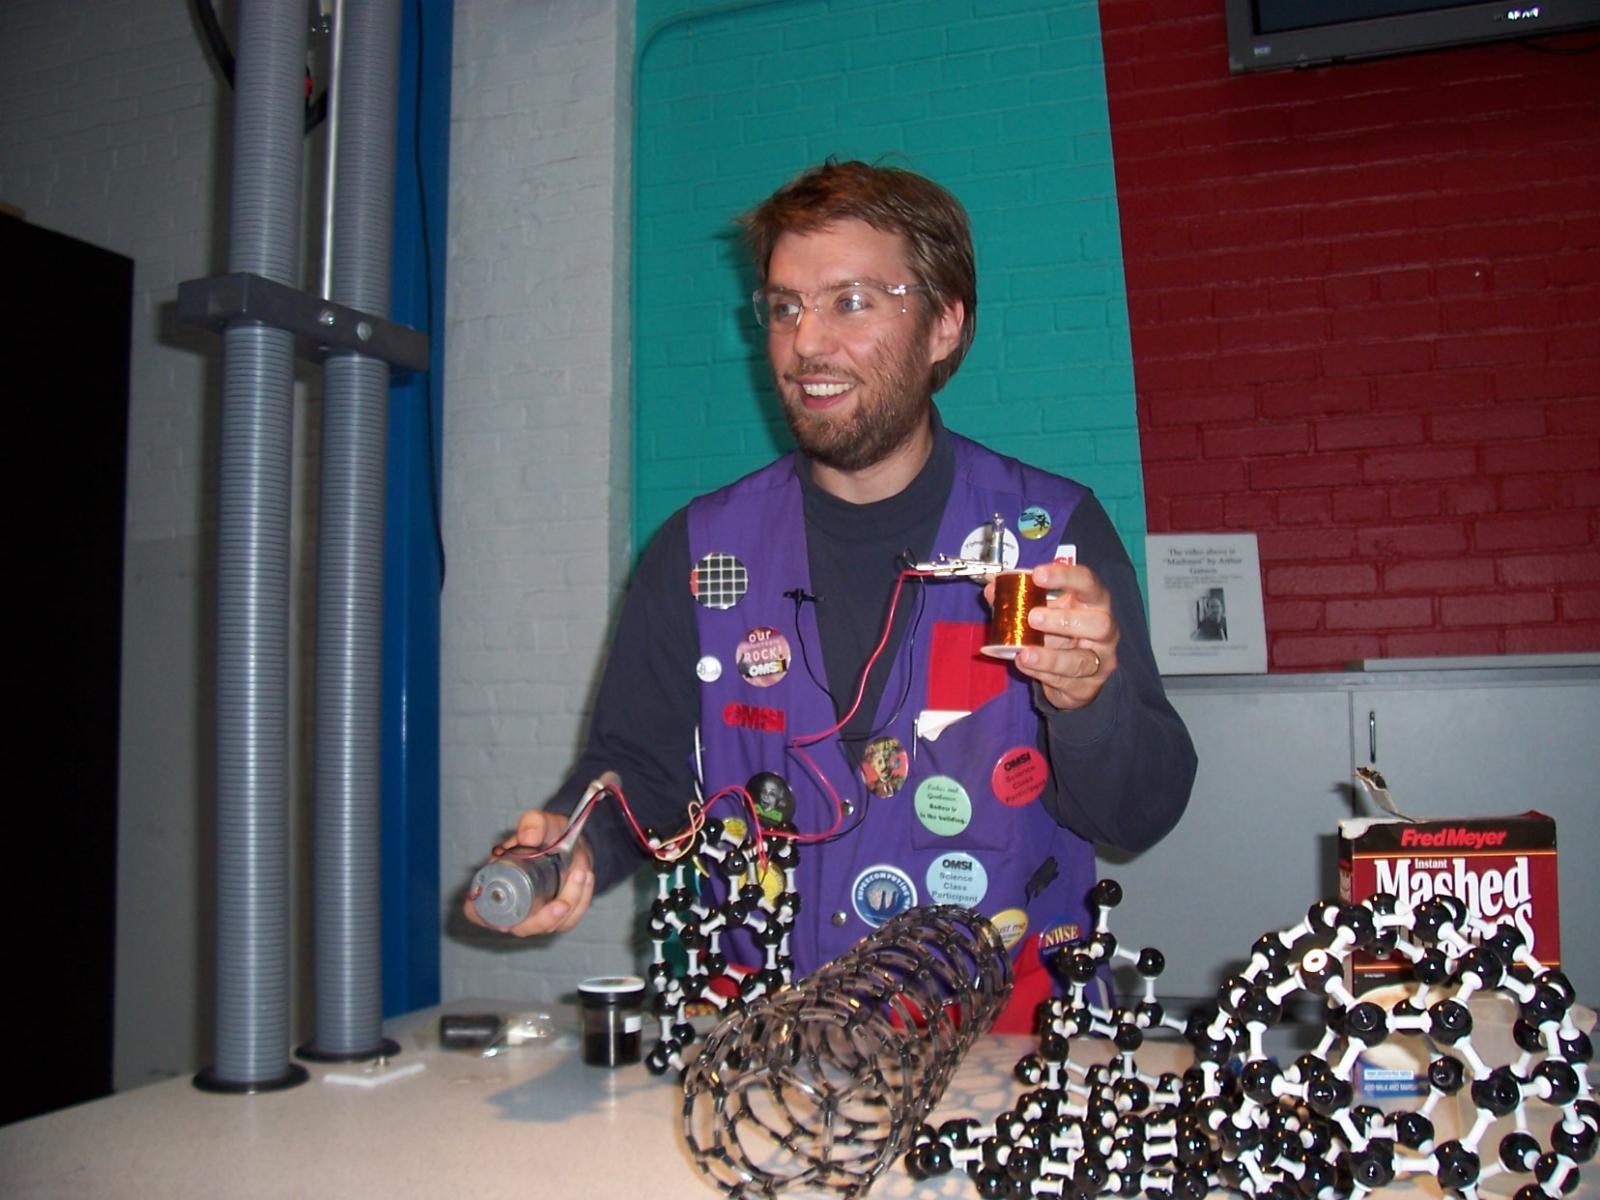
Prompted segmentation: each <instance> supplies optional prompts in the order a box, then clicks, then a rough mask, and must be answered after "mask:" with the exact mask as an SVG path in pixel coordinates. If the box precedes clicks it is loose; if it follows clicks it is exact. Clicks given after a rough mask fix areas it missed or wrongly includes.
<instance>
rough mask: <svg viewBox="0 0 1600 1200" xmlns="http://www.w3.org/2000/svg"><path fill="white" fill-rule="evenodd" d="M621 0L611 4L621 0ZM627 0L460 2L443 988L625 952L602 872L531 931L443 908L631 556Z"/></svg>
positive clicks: (570, 720)
mask: <svg viewBox="0 0 1600 1200" xmlns="http://www.w3.org/2000/svg"><path fill="white" fill-rule="evenodd" d="M619 9H620V10H622V11H619ZM631 21H632V6H631V5H618V4H616V3H615V2H614V0H606V2H596V0H552V2H550V3H542V4H537V5H533V4H526V3H520V2H518V0H462V2H461V3H458V4H457V5H456V27H455V71H454V88H453V95H452V122H451V130H450V140H451V161H450V231H449V238H450V242H449V245H450V278H449V294H448V298H447V320H448V326H447V334H446V337H447V341H446V348H445V353H446V367H445V371H446V375H445V439H444V462H445V470H444V487H445V498H444V535H445V546H446V551H447V553H448V555H449V573H448V578H447V582H446V586H445V595H444V613H443V618H444V619H443V630H444V632H443V647H442V662H441V678H442V691H443V694H442V702H441V710H442V724H443V728H442V730H441V757H442V776H443V782H442V796H443V800H442V814H441V826H442V837H443V845H442V853H441V869H442V872H443V892H444V903H445V918H446V935H445V942H444V958H443V991H444V995H445V997H446V998H447V999H448V998H454V997H459V996H471V995H476V996H490V997H496V996H508V997H513V998H524V997H525V998H527V999H529V1000H530V1001H536V1002H547V1001H549V1000H551V999H553V998H555V997H556V996H558V995H560V994H561V993H563V992H567V991H570V990H571V989H572V985H573V984H574V983H576V981H577V980H578V979H580V978H582V977H583V976H584V975H587V974H593V973H595V972H597V971H614V970H616V969H618V968H619V967H623V966H627V965H629V964H630V963H631V962H632V961H633V959H632V951H631V950H630V949H629V948H628V944H627V936H628V934H627V930H628V926H629V923H630V920H631V917H632V915H633V913H634V911H635V905H634V900H633V895H632V892H631V890H630V889H628V888H619V889H618V890H617V892H615V893H613V894H612V895H611V896H608V897H605V898H604V899H603V900H601V901H600V902H599V903H598V905H597V906H596V908H595V910H594V911H592V912H591V914H590V916H589V918H588V920H586V921H585V922H584V924H583V925H581V926H580V927H579V928H578V929H577V930H574V931H573V932H572V933H570V934H567V935H565V936H564V937H561V938H557V939H552V940H550V941H548V942H547V943H545V944H530V943H522V942H514V941H510V940H508V939H505V938H500V937H488V936H484V935H481V934H477V933H476V932H475V931H473V930H472V929H471V927H470V926H467V925H466V923H465V922H464V921H463V920H462V919H461V918H460V917H459V916H457V915H456V910H457V909H458V907H459V905H460V903H461V898H462V892H463V889H464V888H465V885H466V883H467V881H468V880H469V878H470V877H471V874H472V871H473V869H474V868H475V867H476V866H477V864H479V863H481V862H482V860H483V857H484V855H485V853H486V852H487V850H488V848H489V847H490V846H491V845H492V844H493V843H494V842H495V841H496V840H497V839H498V838H500V837H501V836H503V835H504V833H505V832H506V831H507V830H508V829H509V828H510V827H511V826H512V825H513V824H514V822H515V819H516V815H517V814H518V813H519V812H521V811H522V810H523V809H524V808H529V807H533V806H536V805H538V804H540V803H542V801H543V800H544V799H545V797H546V796H547V795H548V794H549V792H550V791H551V790H552V789H553V788H554V787H555V785H556V784H557V783H558V782H559V781H560V780H561V778H562V777H563V775H564V774H565V772H566V771H567V770H568V768H569V767H570V765H571V763H572V761H573V759H574V757H575V754H576V751H577V747H578V742H579V738H580V737H581V736H582V731H583V727H584V716H585V713H586V710H587V706H588V702H589V697H590V694H591V692H592V690H593V683H594V679H595V675H596V672H597V670H598V665H599V661H600V655H601V653H602V650H603V646H604V643H605V640H606V632H607V627H608V624H609V619H610V611H611V609H612V608H613V606H614V600H615V597H616V595H617V593H618V590H619V588H620V586H621V584H622V582H623V580H624V578H625V573H626V567H627V560H626V546H627V514H628V495H627V485H628V461H629V450H628V442H627V428H628V415H627V386H628V367H627V357H626V349H625V348H626V344H627V340H626V318H627V296H628V290H627V272H628V265H627V263H628V260H627V254H626V244H627V242H626V226H627V222H626V216H627V214H626V210H625V208H624V207H623V206H625V204H626V198H627V195H628V176H627V155H628V140H627V139H628V128H629V118H628V108H627V95H628V92H629V89H630V86H631V83H630V79H631V58H632V45H631V36H632V33H631Z"/></svg>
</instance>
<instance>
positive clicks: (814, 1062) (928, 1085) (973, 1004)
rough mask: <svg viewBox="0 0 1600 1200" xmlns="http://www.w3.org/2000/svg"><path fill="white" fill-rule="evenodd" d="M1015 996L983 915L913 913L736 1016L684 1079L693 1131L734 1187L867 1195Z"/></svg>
mask: <svg viewBox="0 0 1600 1200" xmlns="http://www.w3.org/2000/svg"><path fill="white" fill-rule="evenodd" d="M1010 994H1011V964H1010V959H1009V957H1008V956H1007V953H1006V949H1005V945H1004V943H1003V942H1002V941H1001V940H1000V936H999V934H998V933H996V932H995V929H994V927H993V926H992V925H990V924H989V922H988V921H987V920H986V919H985V918H983V917H981V916H979V915H978V914H976V913H974V912H972V911H970V910H968V909H964V908H959V907H955V906H951V905H945V906H937V907H926V908H917V909H912V910H911V911H910V912H907V913H903V914H901V915H900V916H898V917H895V918H894V919H892V920H890V921H888V922H887V923H886V924H884V925H883V926H882V928H880V929H878V930H877V931H876V932H875V933H873V934H872V935H871V936H870V937H868V938H866V939H865V940H863V941H862V942H860V943H858V944H857V945H856V946H855V947H853V948H852V949H851V950H850V951H849V952H848V953H847V954H845V955H843V956H841V957H840V958H838V959H837V960H835V961H834V962H833V963H831V964H829V965H828V966H826V967H824V968H822V969H821V970H819V971H817V972H816V973H814V974H813V975H811V976H809V977H807V978H806V979H805V980H804V981H802V982H801V983H800V984H798V985H797V986H794V987H791V988H788V989H786V990H782V991H777V992H774V993H770V994H768V995H766V996H763V997H761V998H759V999H756V1000H754V1001H753V1002H750V1003H748V1004H747V1005H745V1006H744V1008H743V1011H742V1012H738V1013H734V1014H732V1015H730V1016H728V1017H725V1018H724V1019H723V1020H722V1021H721V1023H719V1024H718V1025H717V1027H716V1028H715V1029H714V1030H713V1031H712V1032H711V1033H710V1035H709V1036H708V1037H707V1039H706V1044H705V1048H704V1049H703V1050H702V1051H701V1054H700V1057H699V1058H698V1059H697V1060H695V1062H694V1063H692V1064H691V1065H690V1067H689V1069H688V1071H687V1072H686V1074H685V1075H684V1081H683V1093H684V1105H683V1131H684V1137H685V1139H686V1140H687V1142H688V1144H689V1148H690V1150H691V1151H692V1152H693V1154H694V1156H695V1161H696V1162H697V1163H698V1164H699V1166H700V1168H701V1170H703V1171H704V1172H705V1173H706V1174H707V1175H708V1176H710V1178H711V1179H712V1181H713V1182H715V1183H716V1184H717V1185H718V1186H719V1187H721V1188H722V1189H723V1190H724V1191H727V1192H729V1193H732V1194H737V1195H748V1196H770V1195H773V1194H775V1193H776V1192H778V1191H780V1190H782V1189H784V1188H787V1187H792V1186H794V1187H806V1188H811V1189H831V1190H834V1191H837V1192H839V1193H840V1194H841V1195H844V1196H859V1195H861V1194H863V1193H864V1192H865V1191H866V1190H867V1188H869V1187H870V1186H871V1185H872V1182H873V1180H874V1179H876V1178H877V1176H878V1174H879V1173H880V1172H882V1171H883V1170H884V1168H885V1167H887V1166H888V1165H889V1164H890V1163H891V1162H893V1161H894V1160H895V1159H896V1158H897V1157H898V1156H899V1155H900V1154H901V1153H903V1152H904V1151H905V1149H906V1147H907V1146H908V1145H909V1144H910V1139H911V1136H912V1133H913V1131H914V1130H915V1129H916V1128H917V1127H918V1126H919V1125H920V1124H921V1123H922V1122H923V1121H924V1119H925V1118H926V1117H927V1115H928V1113H929V1112H931V1111H932V1109H933V1107H934V1105H936V1104H937V1103H938V1102H939V1098H940V1097H941V1096H942V1095H943V1094H944V1090H945V1088H946V1086H947V1085H948V1084H949V1081H950V1078H951V1076H952V1075H953V1074H954V1073H955V1070H956V1067H957V1066H958V1064H959V1063H960V1062H961V1059H962V1057H963V1056H964V1055H965V1054H966V1052H967V1050H968V1049H969V1048H970V1047H971V1045H972V1043H973V1042H974V1041H975V1040H976V1039H977V1038H978V1037H980V1036H981V1035H982V1034H983V1033H984V1032H985V1031H986V1030H988V1028H989V1027H990V1025H992V1024H993V1022H994V1019H995V1017H996V1016H997V1015H998V1014H999V1012H1000V1010H1001V1009H1002V1008H1003V1007H1004V1006H1005V1002H1006V1000H1007V998H1008V997H1009V996H1010Z"/></svg>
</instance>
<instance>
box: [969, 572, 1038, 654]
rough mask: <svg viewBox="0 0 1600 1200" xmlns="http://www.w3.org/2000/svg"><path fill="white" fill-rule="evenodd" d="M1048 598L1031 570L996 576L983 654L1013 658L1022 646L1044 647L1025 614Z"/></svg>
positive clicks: (1002, 573) (1003, 573) (1036, 630)
mask: <svg viewBox="0 0 1600 1200" xmlns="http://www.w3.org/2000/svg"><path fill="white" fill-rule="evenodd" d="M1049 598H1050V593H1049V592H1048V591H1047V590H1046V589H1044V588H1042V587H1040V586H1039V585H1038V584H1037V583H1035V582H1034V581H1033V572H1032V571H1002V572H1001V573H1000V574H998V575H996V576H995V577H994V607H993V608H992V609H991V610H990V612H989V638H988V641H987V642H985V643H984V646H983V652H984V653H985V654H987V655H989V656H990V657H991V658H1015V657H1016V656H1017V651H1018V650H1020V649H1021V648H1022V647H1023V646H1042V645H1044V633H1043V631H1041V630H1038V629H1035V628H1033V627H1032V626H1031V625H1029V624H1028V613H1029V612H1030V611H1031V610H1032V609H1035V608H1038V607H1039V606H1040V605H1042V604H1044V603H1045V602H1046V601H1047V600H1048V599H1049Z"/></svg>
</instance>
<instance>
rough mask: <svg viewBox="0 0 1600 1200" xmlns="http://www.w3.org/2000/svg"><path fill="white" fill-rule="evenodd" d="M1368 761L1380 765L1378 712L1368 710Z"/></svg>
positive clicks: (1373, 709) (1372, 709) (1371, 709)
mask: <svg viewBox="0 0 1600 1200" xmlns="http://www.w3.org/2000/svg"><path fill="white" fill-rule="evenodd" d="M1367 761H1368V762H1369V763H1371V764H1372V765H1373V766H1377V765H1378V710H1377V709H1375V708H1369V709H1368V710H1367Z"/></svg>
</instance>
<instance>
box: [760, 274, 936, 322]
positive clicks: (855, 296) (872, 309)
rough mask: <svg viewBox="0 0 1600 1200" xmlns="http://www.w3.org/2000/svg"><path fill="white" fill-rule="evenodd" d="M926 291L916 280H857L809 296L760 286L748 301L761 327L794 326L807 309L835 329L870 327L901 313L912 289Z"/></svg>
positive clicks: (903, 311)
mask: <svg viewBox="0 0 1600 1200" xmlns="http://www.w3.org/2000/svg"><path fill="white" fill-rule="evenodd" d="M929 290H930V289H929V288H928V287H927V286H926V285H924V284H920V283H879V282H878V281H877V280H875V279H858V280H856V281H855V282H854V283H841V284H840V285H838V286H837V287H831V288H825V289H823V290H822V291H820V292H813V293H812V294H811V296H810V297H809V298H808V297H807V295H806V294H805V293H804V292H793V291H790V290H789V289H788V288H760V289H758V290H757V291H756V292H755V293H754V294H753V295H752V296H751V297H750V302H751V304H752V305H753V306H754V308H755V310H756V324H758V325H760V326H761V328H763V329H781V330H793V329H798V328H799V327H800V318H801V317H802V316H804V315H805V314H806V313H808V312H809V313H815V314H816V316H817V319H818V320H820V321H821V322H822V323H823V324H824V325H829V326H832V327H833V328H835V329H870V328H871V327H872V326H874V325H880V324H882V323H883V322H885V321H892V320H894V318H896V317H898V316H901V315H902V314H904V313H905V312H906V311H907V306H906V297H907V296H909V295H910V294H911V293H912V292H926V291H929Z"/></svg>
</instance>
